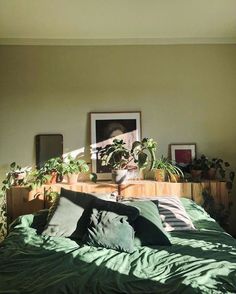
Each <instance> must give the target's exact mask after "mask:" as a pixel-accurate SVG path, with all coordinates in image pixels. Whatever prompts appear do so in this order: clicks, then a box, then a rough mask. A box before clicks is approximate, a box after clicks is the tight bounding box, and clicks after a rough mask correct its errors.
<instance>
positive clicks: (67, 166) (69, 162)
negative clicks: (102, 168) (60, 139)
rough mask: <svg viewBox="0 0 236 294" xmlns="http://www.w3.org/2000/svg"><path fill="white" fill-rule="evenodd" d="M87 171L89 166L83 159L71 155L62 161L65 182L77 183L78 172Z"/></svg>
mask: <svg viewBox="0 0 236 294" xmlns="http://www.w3.org/2000/svg"><path fill="white" fill-rule="evenodd" d="M88 171H89V167H88V165H87V163H86V161H85V160H83V159H76V158H73V157H72V156H71V155H69V156H68V157H67V158H66V159H65V161H64V162H63V163H62V174H63V175H66V176H67V182H68V184H71V185H72V184H76V183H77V180H78V175H79V174H80V173H86V172H88Z"/></svg>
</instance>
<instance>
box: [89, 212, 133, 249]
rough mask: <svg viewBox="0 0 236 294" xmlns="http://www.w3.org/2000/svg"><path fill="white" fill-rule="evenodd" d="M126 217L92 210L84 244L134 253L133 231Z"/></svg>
mask: <svg viewBox="0 0 236 294" xmlns="http://www.w3.org/2000/svg"><path fill="white" fill-rule="evenodd" d="M127 220H128V217H127V216H124V215H118V214H117V213H114V212H111V211H105V210H98V209H96V208H93V210H92V215H91V217H90V224H89V226H88V229H87V233H86V234H85V236H84V242H85V243H86V244H88V245H91V246H99V247H105V248H109V249H114V250H117V251H124V252H129V253H132V252H133V251H134V230H133V228H132V226H131V225H130V224H129V223H128V221H127Z"/></svg>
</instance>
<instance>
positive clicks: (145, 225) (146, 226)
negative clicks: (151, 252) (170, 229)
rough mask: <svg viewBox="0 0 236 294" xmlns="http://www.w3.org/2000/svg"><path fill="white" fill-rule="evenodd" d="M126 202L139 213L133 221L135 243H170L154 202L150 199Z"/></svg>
mask: <svg viewBox="0 0 236 294" xmlns="http://www.w3.org/2000/svg"><path fill="white" fill-rule="evenodd" d="M127 204H128V205H131V206H134V207H136V208H138V209H139V211H140V215H139V216H138V218H137V219H136V220H135V221H134V223H133V227H134V231H135V245H171V243H170V240H169V238H168V233H167V232H165V230H164V228H163V226H162V221H161V218H160V215H159V211H158V209H157V206H156V204H154V203H153V202H152V201H132V202H128V203H127Z"/></svg>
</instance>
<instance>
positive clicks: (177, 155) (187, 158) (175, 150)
mask: <svg viewBox="0 0 236 294" xmlns="http://www.w3.org/2000/svg"><path fill="white" fill-rule="evenodd" d="M170 157H171V160H172V161H173V162H175V163H177V164H179V165H181V166H186V165H188V164H190V163H191V162H192V161H193V160H194V159H195V158H196V144H195V143H183V144H170Z"/></svg>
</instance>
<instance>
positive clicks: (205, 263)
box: [0, 199, 236, 294]
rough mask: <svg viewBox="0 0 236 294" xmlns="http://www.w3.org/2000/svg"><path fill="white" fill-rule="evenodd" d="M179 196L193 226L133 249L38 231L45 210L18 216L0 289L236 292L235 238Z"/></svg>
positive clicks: (1, 255)
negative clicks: (90, 243) (127, 250)
mask: <svg viewBox="0 0 236 294" xmlns="http://www.w3.org/2000/svg"><path fill="white" fill-rule="evenodd" d="M182 201H183V204H184V206H185V208H186V210H187V212H188V213H189V215H190V217H191V218H192V220H193V221H194V225H195V227H196V228H197V230H195V231H186V232H174V233H171V242H172V244H173V246H155V247H147V246H142V247H141V246H140V247H137V248H136V250H135V251H134V252H133V253H132V254H129V253H120V252H117V251H115V250H111V249H105V248H96V247H91V246H87V245H82V244H81V245H79V244H77V243H76V242H75V241H72V240H70V239H68V238H63V237H47V236H41V235H37V233H36V229H34V228H33V227H35V224H36V222H39V221H40V218H42V217H43V215H40V216H33V215H27V216H23V217H20V218H19V219H18V220H17V221H16V222H15V224H14V227H13V229H12V230H11V232H10V234H9V235H8V237H7V238H6V240H5V241H4V242H2V243H1V245H0V293H10V294H13V293H22V294H27V293H35V294H37V293H42V294H49V293H50V294H53V293H57V294H60V293H63V294H65V293H67V294H73V293H76V294H78V293H82V294H89V293H107V294H112V293H135V294H137V293H140V294H144V293H181V294H182V293H183V294H184V293H207V294H209V293H236V242H235V240H234V239H233V238H232V237H231V236H229V235H228V234H226V233H225V232H224V231H223V230H222V229H221V228H220V227H219V226H218V225H217V224H216V223H215V222H214V221H213V220H212V219H211V218H210V217H209V216H208V215H207V214H206V213H205V212H204V210H203V209H202V208H200V207H199V206H197V205H196V204H194V203H193V202H192V201H189V200H187V199H183V200H182Z"/></svg>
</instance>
